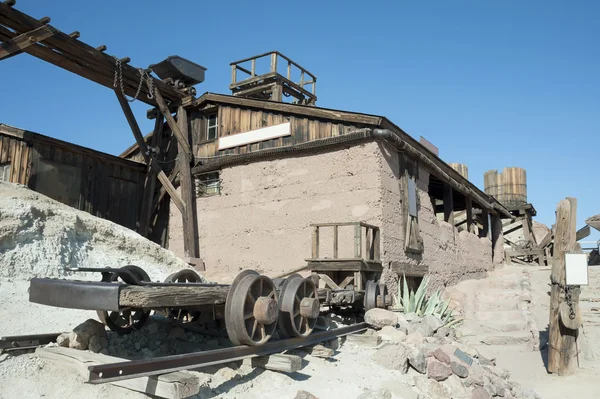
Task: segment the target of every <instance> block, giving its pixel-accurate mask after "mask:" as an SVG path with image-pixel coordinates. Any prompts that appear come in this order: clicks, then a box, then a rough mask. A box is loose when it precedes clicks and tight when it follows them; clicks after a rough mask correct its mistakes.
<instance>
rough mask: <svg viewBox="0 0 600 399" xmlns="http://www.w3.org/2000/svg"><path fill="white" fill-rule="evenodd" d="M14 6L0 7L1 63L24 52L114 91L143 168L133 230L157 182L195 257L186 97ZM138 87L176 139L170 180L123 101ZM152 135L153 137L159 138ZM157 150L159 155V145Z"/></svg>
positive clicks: (143, 228) (151, 203) (151, 202)
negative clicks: (175, 159)
mask: <svg viewBox="0 0 600 399" xmlns="http://www.w3.org/2000/svg"><path fill="white" fill-rule="evenodd" d="M14 5H15V1H14V0H7V1H4V2H3V3H0V40H1V41H2V42H3V43H2V51H1V52H0V60H2V59H6V58H8V57H11V56H15V55H18V54H21V53H28V54H30V55H32V56H34V57H37V58H40V59H42V60H44V61H47V62H49V63H51V64H53V65H56V66H58V67H61V68H63V69H66V70H68V71H70V72H73V73H75V74H77V75H79V76H81V77H84V78H86V79H89V80H92V81H94V82H96V83H98V84H101V85H103V86H105V87H108V88H111V89H113V90H115V94H116V96H117V99H118V101H119V103H120V105H121V108H122V109H123V113H124V114H125V117H126V119H127V122H128V123H129V126H130V128H131V130H132V132H133V135H134V138H135V140H136V143H137V145H138V146H139V148H140V149H141V153H142V155H143V158H144V160H145V162H146V164H147V166H148V170H147V176H146V181H145V188H144V192H145V194H146V196H145V198H144V203H143V206H142V209H143V212H142V222H141V223H140V225H139V226H138V230H139V231H140V233H142V234H146V233H147V231H148V223H149V222H148V220H149V218H150V216H149V215H151V214H152V212H153V207H155V206H156V205H157V204H156V201H155V196H154V195H152V194H153V191H154V190H153V188H154V186H155V179H156V178H158V180H159V181H160V183H161V185H162V187H163V188H164V190H165V191H166V192H167V193H168V194H169V196H170V197H171V199H173V202H174V203H175V204H176V205H177V207H178V208H179V210H180V212H181V214H182V218H183V226H184V241H185V253H186V256H187V257H190V258H198V257H199V256H200V254H199V244H198V240H197V219H196V217H195V211H194V210H195V207H194V190H193V189H192V180H191V164H192V159H193V154H192V151H191V149H190V145H189V140H188V131H187V126H188V124H187V113H186V112H185V109H184V108H183V107H182V106H181V102H182V100H183V99H184V98H186V97H188V94H187V93H185V92H184V91H182V90H178V89H176V88H175V87H174V86H171V85H169V84H167V83H165V82H163V81H161V80H159V79H156V78H154V77H152V76H150V75H149V71H148V70H143V69H136V68H134V67H132V66H130V65H129V62H130V58H129V57H125V58H121V59H117V58H116V57H114V56H111V55H109V54H106V53H105V51H106V49H107V47H106V46H105V45H101V46H98V47H96V48H94V47H92V46H90V45H88V44H86V43H84V42H82V41H80V40H78V38H79V36H80V34H79V32H73V33H71V34H66V33H63V32H61V31H60V30H58V29H56V28H54V27H52V26H51V25H49V22H50V18H48V17H44V18H42V19H36V18H33V17H31V16H29V15H27V14H25V13H22V12H20V11H18V10H16V9H14V8H13V6H14ZM118 67H120V68H121V75H122V91H121V87H120V85H119V84H117V87H114V82H115V76H116V69H117V68H118ZM143 83H145V84H143ZM138 87H139V88H140V89H139V95H138V97H137V99H139V100H140V101H142V102H144V103H146V104H149V105H151V106H153V107H155V108H157V110H158V111H159V112H156V115H161V114H162V117H164V118H165V119H166V121H167V124H168V127H169V128H170V131H171V132H172V134H173V135H174V137H175V138H176V139H177V143H178V147H179V148H178V149H179V157H178V159H179V162H178V168H177V169H176V170H174V171H173V172H172V176H170V177H169V176H167V175H166V174H165V173H164V171H163V170H162V169H161V167H160V165H159V164H158V163H157V161H156V159H155V156H154V152H153V151H150V149H149V148H148V146H147V144H146V142H145V140H144V137H143V135H142V133H141V131H140V128H139V125H138V123H137V121H136V119H135V116H134V114H133V112H132V110H131V107H130V106H129V102H128V101H126V99H125V98H124V95H128V96H131V97H133V96H135V95H136V93H137V91H138ZM151 88H153V90H151ZM173 109H177V119H178V121H176V120H175V119H174V118H173V116H172V115H171V111H172V110H173ZM162 117H159V118H157V122H156V128H155V131H159V130H160V129H162ZM155 136H156V137H158V136H159V135H158V134H157V135H155ZM154 144H157V145H158V144H159V143H158V142H156V141H155V142H154ZM158 147H159V152H160V146H158ZM176 172H179V174H180V175H181V178H180V179H179V180H180V184H181V196H180V195H179V194H178V193H177V191H176V189H175V187H174V186H173V182H174V180H175V178H176V175H175V173H176ZM159 197H160V193H159Z"/></svg>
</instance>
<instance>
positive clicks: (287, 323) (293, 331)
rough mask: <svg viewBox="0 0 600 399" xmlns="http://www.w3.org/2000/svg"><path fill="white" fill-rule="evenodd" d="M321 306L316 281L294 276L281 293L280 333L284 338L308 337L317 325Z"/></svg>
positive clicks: (286, 282)
mask: <svg viewBox="0 0 600 399" xmlns="http://www.w3.org/2000/svg"><path fill="white" fill-rule="evenodd" d="M320 306H321V304H320V303H319V297H318V294H317V287H316V286H315V283H314V281H313V280H312V279H311V278H310V277H308V278H303V277H302V276H300V275H299V274H292V275H291V276H289V277H288V278H287V279H286V281H285V282H284V283H283V286H282V288H281V292H280V293H279V322H278V327H279V332H280V334H281V335H282V336H283V337H307V336H309V335H310V333H312V331H313V330H314V328H315V325H316V324H317V317H319V311H320Z"/></svg>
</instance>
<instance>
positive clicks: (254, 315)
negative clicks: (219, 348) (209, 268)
mask: <svg viewBox="0 0 600 399" xmlns="http://www.w3.org/2000/svg"><path fill="white" fill-rule="evenodd" d="M278 316H279V305H278V303H277V291H276V290H275V285H274V284H273V281H271V279H270V278H268V277H267V276H261V275H259V274H258V273H256V272H254V271H250V270H248V271H244V272H242V273H241V274H240V275H238V276H237V277H236V278H235V280H234V281H233V284H232V285H231V288H230V289H229V293H228V295H227V302H226V303H225V327H226V329H227V335H229V339H230V340H231V342H232V343H233V344H234V345H250V346H257V345H262V344H264V343H265V342H267V341H268V340H269V339H270V338H271V336H272V335H273V333H274V332H275V329H276V328H277V318H278Z"/></svg>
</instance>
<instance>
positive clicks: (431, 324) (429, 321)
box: [421, 314, 444, 335]
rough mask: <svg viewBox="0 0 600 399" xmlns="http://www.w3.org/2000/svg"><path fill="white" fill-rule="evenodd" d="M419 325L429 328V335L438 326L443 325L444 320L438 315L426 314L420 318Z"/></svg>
mask: <svg viewBox="0 0 600 399" xmlns="http://www.w3.org/2000/svg"><path fill="white" fill-rule="evenodd" d="M421 325H422V326H425V327H427V329H428V330H431V334H429V335H433V333H434V332H436V331H437V330H438V328H440V327H442V326H443V325H444V322H443V321H442V319H440V318H439V317H437V316H434V315H432V314H428V315H426V316H425V317H423V320H421Z"/></svg>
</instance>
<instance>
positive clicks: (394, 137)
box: [371, 129, 513, 219]
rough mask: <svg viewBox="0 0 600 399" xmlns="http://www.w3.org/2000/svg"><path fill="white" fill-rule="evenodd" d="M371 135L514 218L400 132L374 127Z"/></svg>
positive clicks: (456, 186) (464, 192)
mask: <svg viewBox="0 0 600 399" xmlns="http://www.w3.org/2000/svg"><path fill="white" fill-rule="evenodd" d="M371 135H372V136H373V137H374V138H376V139H380V140H385V141H388V142H390V143H392V144H393V145H394V146H395V147H397V148H398V149H399V150H400V151H404V152H407V153H409V154H410V155H411V156H412V157H413V158H416V159H418V160H419V161H421V162H423V163H424V164H425V165H427V167H428V168H429V169H431V170H432V171H434V172H436V173H437V174H438V175H439V177H441V178H442V179H444V180H446V181H447V182H448V183H449V184H450V186H452V188H454V189H456V190H457V191H459V192H461V193H463V194H464V195H469V196H471V197H473V198H474V199H476V200H477V202H479V203H480V204H481V205H482V206H484V207H486V208H487V209H495V210H497V211H499V212H501V213H502V214H504V215H505V216H506V217H508V218H511V219H512V218H513V216H512V215H511V214H510V213H509V212H508V211H507V210H506V209H504V208H503V207H502V206H501V205H499V204H497V203H495V202H489V201H488V200H486V199H485V198H483V197H482V196H481V195H479V194H478V193H476V192H474V191H473V190H472V189H471V188H469V187H467V186H465V185H464V184H462V183H460V182H459V181H457V180H456V179H455V178H453V177H452V176H450V175H449V174H448V173H446V172H445V171H444V170H442V168H440V167H439V166H437V165H436V164H435V162H433V161H432V160H431V159H429V158H428V157H426V156H425V155H423V154H422V153H421V152H420V151H418V150H417V149H415V148H414V147H413V146H411V145H410V144H408V143H407V142H406V141H404V140H402V138H401V137H400V136H399V135H398V134H396V133H395V132H393V131H391V130H390V129H373V131H372V133H371Z"/></svg>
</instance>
